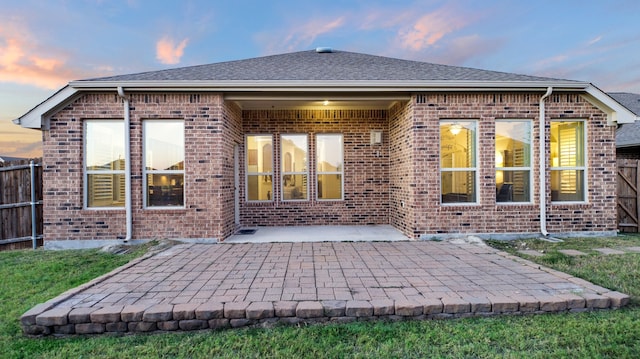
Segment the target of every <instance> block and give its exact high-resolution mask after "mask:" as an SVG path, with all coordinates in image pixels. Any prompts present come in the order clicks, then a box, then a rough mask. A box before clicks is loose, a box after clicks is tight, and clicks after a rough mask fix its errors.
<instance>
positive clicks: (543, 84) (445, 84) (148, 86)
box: [69, 80, 589, 92]
mask: <svg viewBox="0 0 640 359" xmlns="http://www.w3.org/2000/svg"><path fill="white" fill-rule="evenodd" d="M69 85H70V86H72V87H75V88H78V89H93V90H99V89H112V88H115V87H117V86H123V87H125V88H126V89H127V90H130V91H146V90H153V91H160V90H172V91H179V90H185V91H193V90H199V91H256V92H263V91H294V92H295V91H314V90H316V91H345V92H349V91H367V92H377V91H394V92H402V91H442V90H456V91H461V90H462V91H468V90H473V91H477V90H480V91H486V90H496V89H498V90H505V91H507V90H519V91H522V90H530V89H531V90H534V89H535V90H540V89H543V88H544V89H545V90H546V89H547V87H549V86H552V87H554V88H562V89H567V90H571V89H573V90H584V89H585V88H586V87H587V86H588V85H589V84H588V83H584V82H575V81H539V82H538V81H524V82H522V81H422V80H421V81H297V80H296V81H244V80H242V81H241V80H238V81H209V80H206V81H126V82H121V81H74V82H71V83H70V84H69Z"/></svg>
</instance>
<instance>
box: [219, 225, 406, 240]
mask: <svg viewBox="0 0 640 359" xmlns="http://www.w3.org/2000/svg"><path fill="white" fill-rule="evenodd" d="M248 229H254V230H255V232H254V233H253V234H234V235H232V236H231V237H229V238H227V239H226V240H225V241H224V242H225V243H283V242H291V243H309V242H380V241H384V242H394V241H408V240H409V238H408V237H407V236H405V235H404V234H402V232H400V231H398V230H397V229H395V228H394V227H393V226H390V225H384V224H372V225H366V226H346V225H345V226H299V227H295V228H293V229H292V228H291V227H252V228H248ZM291 234H294V235H291Z"/></svg>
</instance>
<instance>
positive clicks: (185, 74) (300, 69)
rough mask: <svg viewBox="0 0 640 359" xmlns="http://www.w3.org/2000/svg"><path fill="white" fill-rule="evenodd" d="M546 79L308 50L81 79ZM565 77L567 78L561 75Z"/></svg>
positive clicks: (387, 58)
mask: <svg viewBox="0 0 640 359" xmlns="http://www.w3.org/2000/svg"><path fill="white" fill-rule="evenodd" d="M234 80H241V81H341V80H342V81H408V80H413V81H416V80H418V81H419V80H423V81H514V82H515V81H523V82H528V81H549V80H555V81H557V79H551V78H545V77H536V76H527V75H519V74H512V73H505V72H497V71H488V70H479V69H473V68H467V67H458V66H448V65H438V64H432V63H427V62H419V61H410V60H401V59H394V58H389V57H382V56H374V55H366V54H360V53H354V52H347V51H338V50H333V52H331V53H317V52H316V51H314V50H310V51H301V52H294V53H288V54H281V55H272V56H264V57H257V58H251V59H246V60H238V61H228V62H219V63H213V64H208V65H199V66H190V67H181V68H175V69H167V70H160V71H151V72H143V73H137V74H128V75H118V76H110V77H102V78H95V79H87V80H84V81H123V82H124V81H234ZM561 81H567V80H561Z"/></svg>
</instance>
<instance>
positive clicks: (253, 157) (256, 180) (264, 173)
mask: <svg viewBox="0 0 640 359" xmlns="http://www.w3.org/2000/svg"><path fill="white" fill-rule="evenodd" d="M246 156H247V158H246V161H247V200H248V201H270V200H272V199H273V183H272V179H273V139H272V137H271V135H249V136H247V141H246Z"/></svg>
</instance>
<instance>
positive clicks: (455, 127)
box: [449, 122, 462, 136]
mask: <svg viewBox="0 0 640 359" xmlns="http://www.w3.org/2000/svg"><path fill="white" fill-rule="evenodd" d="M449 131H451V133H452V134H453V135H454V136H455V135H457V134H459V133H460V131H462V126H460V125H459V124H458V123H457V122H456V123H454V124H453V125H451V127H449Z"/></svg>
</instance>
